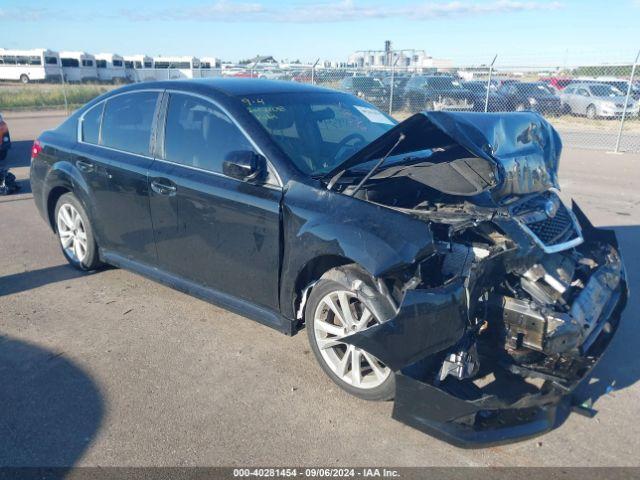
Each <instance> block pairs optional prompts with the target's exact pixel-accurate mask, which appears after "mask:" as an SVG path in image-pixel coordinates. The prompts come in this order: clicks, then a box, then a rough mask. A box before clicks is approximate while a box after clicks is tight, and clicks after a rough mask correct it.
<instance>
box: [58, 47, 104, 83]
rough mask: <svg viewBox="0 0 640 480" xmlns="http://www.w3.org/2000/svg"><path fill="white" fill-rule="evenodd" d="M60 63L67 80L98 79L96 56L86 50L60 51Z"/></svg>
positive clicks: (85, 80)
mask: <svg viewBox="0 0 640 480" xmlns="http://www.w3.org/2000/svg"><path fill="white" fill-rule="evenodd" d="M60 63H62V71H63V73H64V78H65V80H66V81H67V82H91V81H96V80H98V69H97V68H96V58H95V57H94V56H93V55H91V54H90V53H86V52H60Z"/></svg>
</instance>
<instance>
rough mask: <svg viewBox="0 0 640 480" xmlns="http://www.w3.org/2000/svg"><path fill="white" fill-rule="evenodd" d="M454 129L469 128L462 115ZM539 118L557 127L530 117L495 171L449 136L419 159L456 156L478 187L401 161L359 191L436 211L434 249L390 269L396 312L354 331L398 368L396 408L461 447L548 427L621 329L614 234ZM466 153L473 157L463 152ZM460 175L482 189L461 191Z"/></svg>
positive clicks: (414, 209) (430, 214)
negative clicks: (577, 185)
mask: <svg viewBox="0 0 640 480" xmlns="http://www.w3.org/2000/svg"><path fill="white" fill-rule="evenodd" d="M450 115H451V114H450ZM443 118H444V119H445V120H450V118H447V117H443ZM529 118H531V117H529ZM483 119H485V120H486V117H483ZM436 120H437V119H436ZM525 120H526V118H525ZM536 122H544V121H543V120H541V119H539V120H536ZM485 125H486V123H485ZM493 125H494V126H495V125H496V124H495V122H494V124H493ZM510 125H511V126H512V127H514V125H513V122H510ZM524 126H525V127H526V126H527V122H526V121H525V122H524ZM449 127H450V128H449V129H448V130H447V132H448V134H449V135H451V132H453V135H452V136H454V137H456V133H457V134H458V137H459V133H460V131H462V129H461V125H460V123H457V124H456V125H455V126H452V125H449ZM541 127H544V128H547V127H548V129H547V133H548V134H549V135H552V134H555V132H554V131H553V130H552V129H551V127H550V126H547V125H545V124H543V123H535V124H533V123H531V122H529V127H528V132H525V131H524V130H523V132H524V133H523V135H522V136H520V137H519V139H518V142H515V143H519V144H520V145H521V147H520V148H521V151H522V152H525V153H524V154H523V155H520V156H519V155H518V154H519V153H520V151H519V150H518V148H516V146H514V145H515V144H514V145H511V148H510V152H511V153H512V154H511V155H509V156H505V157H504V158H505V160H504V161H502V162H501V163H500V164H499V168H497V169H495V171H494V172H492V173H491V174H486V173H483V171H482V169H483V168H484V167H483V166H482V165H481V164H478V163H475V164H474V163H473V162H474V161H475V160H477V159H478V158H481V153H479V152H480V148H478V149H477V150H475V151H473V148H470V147H469V145H468V144H467V148H461V143H462V142H452V141H451V140H452V138H449V139H448V140H449V144H448V145H447V146H446V147H442V146H441V147H436V148H439V149H441V151H446V150H448V152H449V158H448V159H446V160H443V161H442V162H438V163H435V162H433V161H431V163H430V164H429V165H428V166H425V165H424V164H422V165H421V167H422V168H430V169H432V170H431V171H432V172H435V171H436V170H433V167H434V166H435V165H437V166H438V168H439V169H440V170H439V171H440V172H443V171H445V172H446V170H443V168H444V167H443V165H446V166H447V167H449V166H453V168H452V169H451V171H452V172H454V173H455V174H456V175H461V176H463V177H464V180H465V181H467V182H468V183H470V184H472V185H473V188H467V187H466V186H465V185H464V183H463V182H461V181H460V180H459V179H457V178H456V177H455V176H454V175H453V174H451V175H449V180H447V181H448V182H449V183H448V185H447V186H446V187H447V188H448V189H449V190H450V191H448V192H447V193H443V191H442V190H443V188H438V189H436V188H434V182H435V180H434V179H433V176H428V175H425V174H423V173H421V172H420V171H418V170H416V169H415V168H414V170H413V171H412V172H409V173H408V172H406V171H403V167H401V168H400V169H398V168H396V169H395V170H394V172H393V177H394V182H391V181H389V175H387V176H385V175H383V174H382V175H379V180H380V181H377V182H376V181H375V180H374V181H372V182H370V183H369V184H368V185H367V186H366V187H365V188H364V189H363V190H362V191H361V192H358V196H359V197H360V198H362V199H365V200H368V201H373V202H375V203H379V204H382V205H386V206H389V207H390V208H394V209H397V210H400V211H403V212H405V213H407V214H408V215H411V216H414V217H418V218H421V219H423V220H424V221H426V222H428V224H429V225H430V228H431V230H432V232H433V236H434V239H435V244H436V252H435V253H433V254H431V255H430V256H428V257H427V258H423V259H417V261H416V264H415V265H412V266H409V267H407V268H405V269H404V270H402V271H395V272H388V273H387V275H386V278H385V279H384V281H385V282H387V287H388V288H387V289H386V290H387V291H389V292H390V294H389V296H390V297H391V298H390V301H392V302H395V303H396V305H397V310H396V312H395V315H394V316H392V318H389V319H388V320H387V321H386V322H384V323H382V324H380V325H376V326H375V327H372V328H370V329H368V330H365V331H362V332H358V333H356V334H353V335H351V336H349V337H346V338H345V342H346V343H351V344H353V345H355V346H357V347H360V348H362V349H364V350H367V351H368V352H369V353H371V354H373V355H375V356H376V357H377V358H378V359H379V360H381V361H382V362H384V363H385V364H386V365H387V366H389V367H390V368H392V369H393V370H394V371H395V372H396V396H395V404H394V411H393V416H394V418H396V419H397V420H399V421H401V422H403V423H405V424H407V425H410V426H412V427H414V428H417V429H419V430H422V431H424V432H426V433H429V434H432V435H434V436H437V437H439V438H441V439H443V440H445V441H448V442H450V443H453V444H455V445H458V446H461V447H484V446H489V445H496V444H501V443H506V442H510V441H514V440H518V439H523V438H527V437H531V436H534V435H537V434H540V433H543V432H545V431H547V430H550V429H552V428H553V427H554V426H555V425H556V424H557V423H558V422H559V420H560V419H561V418H562V417H563V416H564V413H565V412H567V411H568V410H569V408H570V405H571V395H572V392H573V390H574V389H575V388H576V387H577V385H578V384H579V383H580V382H581V381H582V380H583V379H584V378H585V377H586V376H587V375H588V374H589V372H590V371H591V370H592V368H593V367H594V366H595V365H596V363H597V362H598V360H599V359H600V357H601V356H602V354H603V352H604V351H605V349H606V347H607V345H608V344H609V342H610V341H611V339H612V337H613V336H614V334H615V332H616V330H617V328H618V324H619V322H620V317H621V313H622V311H623V309H624V307H625V304H626V299H627V294H628V292H627V281H626V275H625V271H624V265H623V262H622V259H621V257H620V253H619V251H618V243H617V240H616V237H615V234H614V232H613V231H610V230H603V229H597V228H595V227H594V226H593V225H592V224H591V223H590V222H589V221H588V219H587V218H586V217H585V215H584V214H583V212H582V211H581V210H580V209H579V207H578V206H577V205H576V204H575V203H574V204H573V205H572V207H569V206H567V205H565V204H564V203H563V201H562V200H561V199H560V197H559V195H558V191H557V184H556V180H555V176H556V172H555V168H550V167H549V164H550V163H553V162H550V161H549V160H550V156H552V155H550V150H549V141H550V137H549V136H548V135H547V136H545V135H544V132H543V128H541ZM456 128H457V129H458V130H457V132H456V130H455V129H456ZM514 128H515V127H514ZM441 130H442V128H441ZM493 130H495V129H493ZM506 130H508V129H503V133H504V131H506ZM551 140H553V138H551ZM532 146H537V147H539V150H538V152H539V155H537V156H536V155H534V154H532V151H535V150H533V149H532V148H531V147H532ZM506 147H507V146H504V145H503V149H504V148H506ZM432 150H433V149H432ZM462 150H464V151H462ZM483 150H484V151H488V149H487V148H483ZM559 150H560V147H559V145H558V146H557V148H555V154H557V155H559ZM461 151H462V152H461ZM438 153H441V152H436V153H430V154H429V155H428V156H429V157H430V158H431V160H433V157H434V155H437V154H438ZM469 153H474V154H476V158H465V157H464V155H468V154H469ZM494 153H495V149H494ZM461 160H462V161H463V162H464V163H463V164H462V165H461V164H460V161H461ZM552 160H553V159H552ZM554 162H555V165H556V166H557V159H555V160H554ZM414 167H415V165H414ZM466 167H469V169H468V170H467V169H466ZM485 167H486V166H485ZM486 170H487V171H489V168H488V167H487V168H486ZM536 172H537V173H536ZM387 173H388V172H387ZM407 173H408V174H407ZM545 175H546V177H545ZM476 176H482V177H483V181H484V182H485V186H484V187H483V186H482V185H481V182H479V181H477V180H476ZM372 178H374V177H372ZM493 178H495V179H496V180H495V181H494V180H493ZM416 179H419V181H418V182H416V181H415V180H416ZM500 179H502V180H501V181H500ZM420 180H421V181H420ZM418 184H420V185H418ZM461 185H462V186H464V188H466V191H469V192H471V193H472V195H469V196H467V197H466V198H465V197H464V195H462V194H461ZM399 186H401V188H398V187H399ZM441 186H442V185H438V187H441ZM455 189H457V190H458V192H455V191H451V190H455ZM483 189H484V192H485V193H487V192H489V193H488V194H487V195H485V197H484V198H482V194H481V193H480V192H481V191H482V190H483ZM347 190H348V187H347ZM489 197H490V200H491V201H489V200H488V198H489Z"/></svg>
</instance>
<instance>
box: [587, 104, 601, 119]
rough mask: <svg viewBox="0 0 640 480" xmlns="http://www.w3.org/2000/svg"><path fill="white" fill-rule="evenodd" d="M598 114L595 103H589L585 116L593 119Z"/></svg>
mask: <svg viewBox="0 0 640 480" xmlns="http://www.w3.org/2000/svg"><path fill="white" fill-rule="evenodd" d="M597 116H598V112H597V111H596V106H595V105H589V106H588V107H587V118H588V119H589V120H595V118H596V117H597Z"/></svg>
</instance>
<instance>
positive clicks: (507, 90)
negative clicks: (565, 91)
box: [498, 82, 564, 115]
mask: <svg viewBox="0 0 640 480" xmlns="http://www.w3.org/2000/svg"><path fill="white" fill-rule="evenodd" d="M498 93H500V94H501V95H502V96H503V97H504V99H505V103H506V108H507V110H509V111H518V112H520V111H524V110H532V111H536V112H540V113H544V114H547V115H560V114H562V113H564V110H563V107H562V102H561V101H560V97H558V96H557V95H555V94H554V92H553V91H552V89H551V87H549V86H548V85H546V84H545V83H543V82H513V83H508V84H506V85H502V86H501V87H500V88H499V89H498Z"/></svg>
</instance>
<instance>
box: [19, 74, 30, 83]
mask: <svg viewBox="0 0 640 480" xmlns="http://www.w3.org/2000/svg"><path fill="white" fill-rule="evenodd" d="M20 82H22V83H29V77H28V76H27V75H26V74H24V73H23V74H22V75H20Z"/></svg>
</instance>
